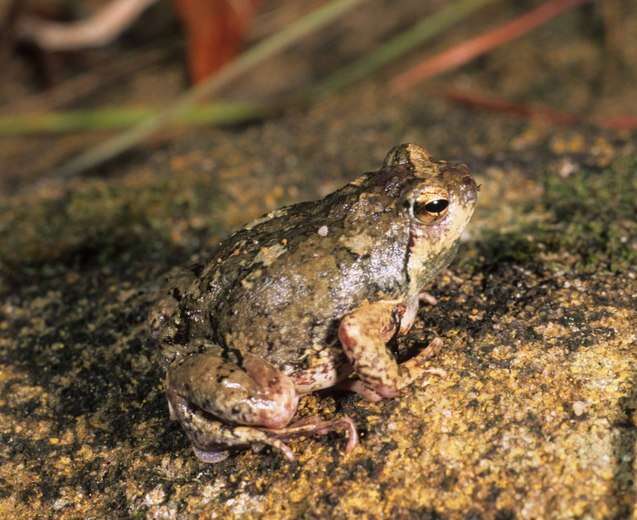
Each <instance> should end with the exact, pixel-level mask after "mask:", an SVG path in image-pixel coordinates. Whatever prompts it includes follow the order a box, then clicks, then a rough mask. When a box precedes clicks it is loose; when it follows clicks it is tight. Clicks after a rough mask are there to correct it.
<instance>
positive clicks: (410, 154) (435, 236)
mask: <svg viewBox="0 0 637 520" xmlns="http://www.w3.org/2000/svg"><path fill="white" fill-rule="evenodd" d="M383 169H387V170H394V169H407V170H408V171H409V178H408V180H407V182H405V183H404V184H403V188H402V191H401V194H400V205H401V211H402V212H403V215H404V218H406V219H408V221H409V229H410V240H409V252H408V261H407V278H408V280H409V293H410V294H415V293H417V292H420V291H421V290H422V288H423V286H424V285H426V284H427V283H429V282H430V281H431V279H432V278H433V277H434V276H435V274H436V273H437V272H438V271H440V270H441V269H443V268H444V267H446V266H447V265H448V264H449V262H450V261H451V259H452V258H453V255H454V254H455V251H456V249H457V246H458V243H459V240H460V236H461V235H462V232H463V231H464V229H465V227H466V226H467V224H468V223H469V220H470V219H471V216H472V215H473V210H474V209H475V205H476V201H477V198H478V189H479V187H478V186H477V184H476V183H475V181H474V180H473V177H471V174H470V173H469V170H468V168H467V167H466V166H465V165H464V164H458V165H454V164H449V163H446V162H437V161H432V160H431V158H430V156H429V154H428V153H427V152H426V151H425V150H424V149H423V148H421V147H420V146H417V145H414V144H403V145H400V146H397V147H395V148H393V149H392V150H391V151H390V152H389V154H387V157H386V159H385V163H384V165H383Z"/></svg>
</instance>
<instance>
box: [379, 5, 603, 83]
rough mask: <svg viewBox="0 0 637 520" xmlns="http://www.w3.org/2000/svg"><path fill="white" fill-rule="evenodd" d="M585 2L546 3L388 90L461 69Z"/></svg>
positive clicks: (435, 59) (441, 56) (436, 58)
mask: <svg viewBox="0 0 637 520" xmlns="http://www.w3.org/2000/svg"><path fill="white" fill-rule="evenodd" d="M589 1H590V0H549V1H548V2H545V3H544V4H542V5H540V6H539V7H537V8H535V9H533V10H532V11H529V12H527V13H526V14H523V15H522V16H520V17H518V18H516V19H514V20H512V21H510V22H508V23H505V24H504V25H501V26H499V27H496V28H495V29H491V30H490V31H487V32H486V33H483V34H481V35H480V36H477V37H475V38H472V39H470V40H468V41H465V42H462V43H460V44H458V45H456V46H454V47H452V48H451V49H448V50H446V51H444V52H441V53H440V54H436V55H435V56H432V57H430V58H427V59H425V60H424V61H422V62H420V63H419V64H418V65H416V66H415V67H413V68H411V69H409V70H407V71H406V72H403V73H402V74H399V75H398V76H397V77H395V78H394V79H393V80H392V82H391V83H390V87H391V89H392V90H393V91H394V92H401V91H404V90H407V89H408V88H410V87H412V86H413V85H415V84H416V83H419V82H421V81H424V80H425V79H428V78H431V77H433V76H436V75H438V74H440V73H442V72H445V71H447V70H450V69H454V68H456V67H459V66H461V65H464V64H465V63H467V62H469V61H471V60H473V59H475V58H477V57H478V56H480V55H482V54H485V53H486V52H489V51H490V50H492V49H494V48H496V47H499V46H500V45H503V44H505V43H507V42H510V41H511V40H515V39H517V38H519V37H521V36H523V35H525V34H526V33H528V32H530V31H532V30H533V29H535V28H536V27H539V26H540V25H542V24H544V23H546V22H548V21H549V20H551V19H552V18H555V17H556V16H558V15H559V14H561V13H562V12H564V11H567V10H569V9H573V8H575V7H577V6H579V5H581V4H584V3H586V2H589Z"/></svg>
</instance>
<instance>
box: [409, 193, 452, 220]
mask: <svg viewBox="0 0 637 520" xmlns="http://www.w3.org/2000/svg"><path fill="white" fill-rule="evenodd" d="M448 207H449V201H448V200H447V199H442V198H441V199H433V200H431V199H429V200H425V201H415V202H414V206H413V212H414V217H416V218H417V219H418V220H420V221H421V222H423V223H425V224H427V223H430V222H433V221H435V220H437V219H438V218H440V217H442V216H443V215H444V214H445V213H446V211H447V208H448Z"/></svg>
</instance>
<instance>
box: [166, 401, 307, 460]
mask: <svg viewBox="0 0 637 520" xmlns="http://www.w3.org/2000/svg"><path fill="white" fill-rule="evenodd" d="M168 400H169V406H170V410H171V415H173V416H174V417H175V418H176V419H177V420H178V421H179V422H180V423H181V425H182V427H183V429H184V431H185V432H186V435H187V436H188V438H189V439H190V442H192V447H193V451H194V452H195V455H196V456H197V458H198V459H199V460H201V461H202V462H207V463H216V462H221V461H222V460H224V459H226V458H227V457H228V455H229V452H228V450H227V448H232V447H238V446H246V445H250V444H257V443H258V444H265V445H268V446H271V447H272V448H274V449H276V450H278V451H280V452H281V453H282V454H283V455H284V456H285V457H286V458H287V459H288V460H294V455H293V454H292V451H291V450H290V448H289V447H288V446H287V445H286V444H285V443H284V442H282V441H281V440H279V439H277V438H276V437H273V436H271V435H269V434H268V433H267V431H263V430H260V429H257V428H253V427H249V426H232V425H227V424H224V423H223V422H221V421H219V420H217V419H215V418H214V417H212V416H210V415H209V414H206V413H205V412H202V411H201V410H197V409H195V408H194V407H193V406H191V405H190V404H189V403H188V401H187V400H186V399H184V398H183V397H181V396H179V395H177V394H175V393H174V392H172V391H170V390H169V392H168Z"/></svg>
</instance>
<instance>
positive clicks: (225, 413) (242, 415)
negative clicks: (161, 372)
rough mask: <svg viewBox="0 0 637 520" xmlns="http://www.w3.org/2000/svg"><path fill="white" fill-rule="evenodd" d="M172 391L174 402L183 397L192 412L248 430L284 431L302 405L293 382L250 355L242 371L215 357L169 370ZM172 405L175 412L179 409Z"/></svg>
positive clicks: (203, 355)
mask: <svg viewBox="0 0 637 520" xmlns="http://www.w3.org/2000/svg"><path fill="white" fill-rule="evenodd" d="M166 386H167V390H168V396H169V401H170V397H171V396H175V395H176V396H180V397H182V398H183V399H185V400H186V402H187V404H188V405H189V406H194V407H197V408H199V409H200V410H203V411H205V412H208V413H209V414H212V415H214V416H215V417H217V418H219V419H221V420H222V421H224V422H226V423H237V424H242V425H246V426H261V427H265V428H283V427H285V426H287V424H288V423H289V422H290V420H291V419H292V417H293V416H294V414H295V413H296V407H297V404H298V395H297V392H296V390H295V388H294V383H293V381H292V380H291V379H290V378H289V377H288V376H286V375H285V374H284V373H283V372H281V371H280V370H278V369H277V368H276V367H274V366H272V365H271V364H270V363H268V362H267V361H265V360H264V359H261V358H260V357H258V356H255V355H253V354H249V353H246V354H244V355H243V358H242V360H241V364H240V365H237V364H234V363H230V362H228V361H226V360H224V359H222V358H221V357H219V356H218V355H216V354H215V353H209V352H207V353H201V354H195V355H192V356H190V357H189V358H187V359H186V360H185V361H184V362H183V363H181V364H179V365H177V366H174V367H171V368H170V369H169V370H168V375H167V378H166ZM170 404H171V405H172V407H173V412H175V410H174V409H175V403H173V402H171V403H170ZM182 423H183V421H182Z"/></svg>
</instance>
